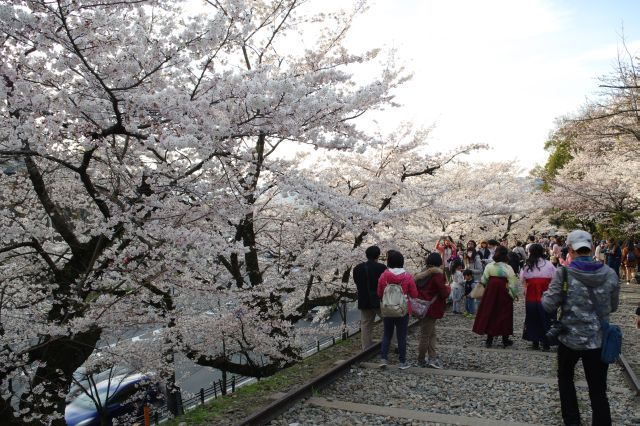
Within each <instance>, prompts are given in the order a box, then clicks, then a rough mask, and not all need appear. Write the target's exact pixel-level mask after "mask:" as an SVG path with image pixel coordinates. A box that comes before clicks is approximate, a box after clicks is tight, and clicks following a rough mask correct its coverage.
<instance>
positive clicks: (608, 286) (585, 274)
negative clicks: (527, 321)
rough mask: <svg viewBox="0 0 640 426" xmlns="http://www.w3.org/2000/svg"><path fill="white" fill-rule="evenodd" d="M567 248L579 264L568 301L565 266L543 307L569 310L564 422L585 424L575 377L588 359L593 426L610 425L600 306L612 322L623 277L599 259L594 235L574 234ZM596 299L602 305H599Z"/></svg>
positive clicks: (564, 335)
mask: <svg viewBox="0 0 640 426" xmlns="http://www.w3.org/2000/svg"><path fill="white" fill-rule="evenodd" d="M567 246H568V248H569V256H570V258H571V259H573V261H572V262H571V264H570V265H569V266H568V268H567V281H568V284H569V286H568V291H567V295H566V300H565V302H564V303H562V299H563V298H562V283H563V268H562V267H559V268H558V270H557V271H556V274H555V276H554V277H553V280H552V281H551V283H550V284H549V289H548V290H547V291H546V292H544V294H543V296H542V306H543V307H544V309H545V310H546V311H547V312H549V313H555V312H556V311H557V309H558V308H559V307H561V308H562V312H563V314H562V319H561V323H562V326H563V331H562V332H561V334H560V336H559V338H558V340H560V344H559V345H558V388H559V390H560V405H561V408H562V418H563V420H564V423H565V425H579V424H580V412H579V410H578V400H577V398H576V388H575V385H574V382H573V376H574V369H575V365H576V363H577V362H578V360H579V359H580V358H582V365H583V366H584V372H585V377H586V379H587V383H588V384H589V398H590V399H591V409H592V411H593V416H592V424H594V425H610V424H611V413H610V409H609V400H608V399H607V370H608V367H609V365H608V364H606V363H604V362H602V360H601V359H600V353H601V351H602V349H601V348H602V327H601V326H600V319H599V318H598V314H597V313H596V308H597V309H598V312H599V313H600V316H601V317H602V319H603V320H606V321H608V320H609V314H610V313H611V312H615V310H616V309H617V308H618V296H619V293H620V284H619V279H618V275H617V274H616V273H615V272H614V270H613V269H611V268H609V267H608V266H606V265H603V264H601V263H599V262H596V261H594V260H593V256H592V251H593V243H592V239H591V234H589V233H588V232H585V231H581V230H575V231H572V232H571V233H569V235H568V237H567ZM590 293H592V294H593V296H590ZM592 298H593V299H594V300H595V301H596V302H597V305H598V306H597V307H596V306H594V303H593V302H592ZM560 305H562V306H560Z"/></svg>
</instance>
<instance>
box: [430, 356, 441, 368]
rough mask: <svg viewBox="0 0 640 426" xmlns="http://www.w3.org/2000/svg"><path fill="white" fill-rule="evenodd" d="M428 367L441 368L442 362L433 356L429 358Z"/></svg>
mask: <svg viewBox="0 0 640 426" xmlns="http://www.w3.org/2000/svg"><path fill="white" fill-rule="evenodd" d="M429 367H431V368H436V369H438V370H439V369H441V368H442V363H441V362H440V360H439V359H438V358H434V359H431V358H429Z"/></svg>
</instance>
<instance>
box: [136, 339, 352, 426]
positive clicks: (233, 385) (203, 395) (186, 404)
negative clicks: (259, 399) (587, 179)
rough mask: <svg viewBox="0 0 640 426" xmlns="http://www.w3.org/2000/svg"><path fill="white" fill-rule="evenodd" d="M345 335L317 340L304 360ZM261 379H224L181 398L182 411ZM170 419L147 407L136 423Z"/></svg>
mask: <svg viewBox="0 0 640 426" xmlns="http://www.w3.org/2000/svg"><path fill="white" fill-rule="evenodd" d="M359 332H360V329H359V328H357V329H353V330H349V329H348V328H347V330H346V334H344V335H345V336H346V338H349V337H351V336H353V335H354V334H357V333H359ZM342 335H343V333H341V335H340V336H330V337H325V338H322V339H316V341H315V343H314V344H313V345H310V346H308V348H307V349H305V350H303V351H302V358H303V359H304V358H307V357H309V356H311V355H313V354H316V353H318V352H320V351H321V350H324V349H327V348H329V347H331V346H333V345H335V344H336V343H338V342H340V341H341V340H343V337H342ZM259 380H260V379H259V378H255V377H247V376H240V375H231V380H230V383H225V381H223V380H222V379H220V380H217V381H214V383H213V386H211V387H209V388H200V391H199V392H197V393H196V394H195V395H194V396H192V397H189V398H187V399H182V398H181V407H182V411H183V412H185V411H188V410H192V409H194V408H196V407H198V406H201V405H204V404H205V403H207V402H208V401H210V400H213V399H217V398H219V397H221V396H223V395H228V394H231V393H234V392H235V391H236V389H237V388H240V387H242V386H245V385H248V384H250V383H254V382H257V381H259ZM169 417H171V413H170V411H169V409H168V408H167V407H166V405H165V406H160V407H158V406H146V407H145V409H144V413H143V414H141V415H140V416H138V417H137V418H135V419H134V423H137V424H141V425H145V426H150V425H152V424H153V425H157V424H160V423H162V422H164V421H166V420H167V419H168V418H169Z"/></svg>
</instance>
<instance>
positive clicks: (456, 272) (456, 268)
mask: <svg viewBox="0 0 640 426" xmlns="http://www.w3.org/2000/svg"><path fill="white" fill-rule="evenodd" d="M462 268H463V264H462V261H461V260H459V259H456V260H454V261H453V262H452V263H451V278H452V280H453V283H452V284H451V300H452V301H453V310H452V312H453V313H454V314H462V299H463V297H464V276H463V275H462Z"/></svg>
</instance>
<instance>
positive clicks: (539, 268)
mask: <svg viewBox="0 0 640 426" xmlns="http://www.w3.org/2000/svg"><path fill="white" fill-rule="evenodd" d="M555 272H556V268H555V267H554V266H553V265H552V264H551V262H549V261H548V260H545V258H544V248H542V246H541V245H540V244H535V243H534V244H531V246H529V257H528V258H527V260H526V262H525V265H524V267H523V268H522V270H521V271H520V281H521V282H522V283H523V284H524V288H525V290H524V294H525V318H524V330H523V333H522V338H523V339H524V340H528V341H529V342H532V344H531V347H532V349H539V348H540V345H542V349H543V350H545V351H546V350H549V342H548V341H547V338H546V336H545V335H546V334H547V331H549V327H550V326H551V318H550V316H549V314H547V312H546V311H545V310H544V308H543V307H542V302H541V300H542V293H544V292H545V291H547V289H548V288H549V283H550V282H551V279H552V278H553V274H555Z"/></svg>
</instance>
